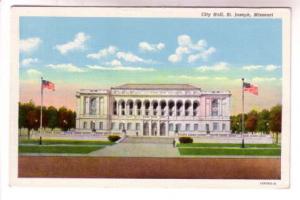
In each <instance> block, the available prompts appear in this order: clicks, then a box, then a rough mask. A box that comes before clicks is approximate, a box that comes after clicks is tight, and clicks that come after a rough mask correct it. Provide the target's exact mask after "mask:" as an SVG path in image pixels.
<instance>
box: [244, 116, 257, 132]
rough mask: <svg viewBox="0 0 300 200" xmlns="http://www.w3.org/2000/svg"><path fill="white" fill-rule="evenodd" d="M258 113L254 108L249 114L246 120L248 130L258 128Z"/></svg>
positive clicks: (252, 130) (251, 130)
mask: <svg viewBox="0 0 300 200" xmlns="http://www.w3.org/2000/svg"><path fill="white" fill-rule="evenodd" d="M257 119H258V114H257V112H256V111H255V110H252V111H251V112H249V113H248V115H247V120H246V121H245V127H246V129H247V130H248V131H250V132H252V134H253V132H254V131H255V130H256V126H257Z"/></svg>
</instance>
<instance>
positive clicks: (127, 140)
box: [122, 137, 173, 144]
mask: <svg viewBox="0 0 300 200" xmlns="http://www.w3.org/2000/svg"><path fill="white" fill-rule="evenodd" d="M122 143H134V144H136V143H143V144H172V143H173V138H164V137H127V138H125V139H124V140H123V141H122Z"/></svg>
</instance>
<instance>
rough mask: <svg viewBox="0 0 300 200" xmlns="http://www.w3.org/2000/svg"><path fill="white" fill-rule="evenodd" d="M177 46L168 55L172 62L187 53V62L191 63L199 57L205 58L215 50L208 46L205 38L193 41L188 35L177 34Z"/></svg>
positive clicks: (179, 59)
mask: <svg viewBox="0 0 300 200" xmlns="http://www.w3.org/2000/svg"><path fill="white" fill-rule="evenodd" d="M177 43H178V47H177V48H176V50H175V53H173V54H171V55H170V56H169V57H168V60H169V61H170V62H172V63H176V62H179V61H181V60H182V59H183V56H184V55H188V62H189V63H192V62H195V61H197V60H199V59H202V60H206V59H207V58H208V57H209V56H210V55H211V54H213V53H214V52H216V48H214V47H208V48H207V43H206V41H205V40H198V42H196V43H193V41H192V39H191V37H190V36H189V35H179V36H178V37H177Z"/></svg>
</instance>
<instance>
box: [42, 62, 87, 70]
mask: <svg viewBox="0 0 300 200" xmlns="http://www.w3.org/2000/svg"><path fill="white" fill-rule="evenodd" d="M47 67H50V68H52V69H57V70H62V71H66V72H85V70H83V69H81V68H80V67H78V66H76V65H73V64H70V63H69V64H49V65H47Z"/></svg>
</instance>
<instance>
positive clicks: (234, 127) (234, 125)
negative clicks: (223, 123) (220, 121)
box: [230, 115, 241, 133]
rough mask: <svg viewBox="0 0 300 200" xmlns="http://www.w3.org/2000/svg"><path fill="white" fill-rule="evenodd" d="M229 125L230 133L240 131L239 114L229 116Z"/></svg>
mask: <svg viewBox="0 0 300 200" xmlns="http://www.w3.org/2000/svg"><path fill="white" fill-rule="evenodd" d="M230 122H231V123H230V126H231V132H232V133H240V132H241V118H240V116H239V115H237V116H231V117H230Z"/></svg>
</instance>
